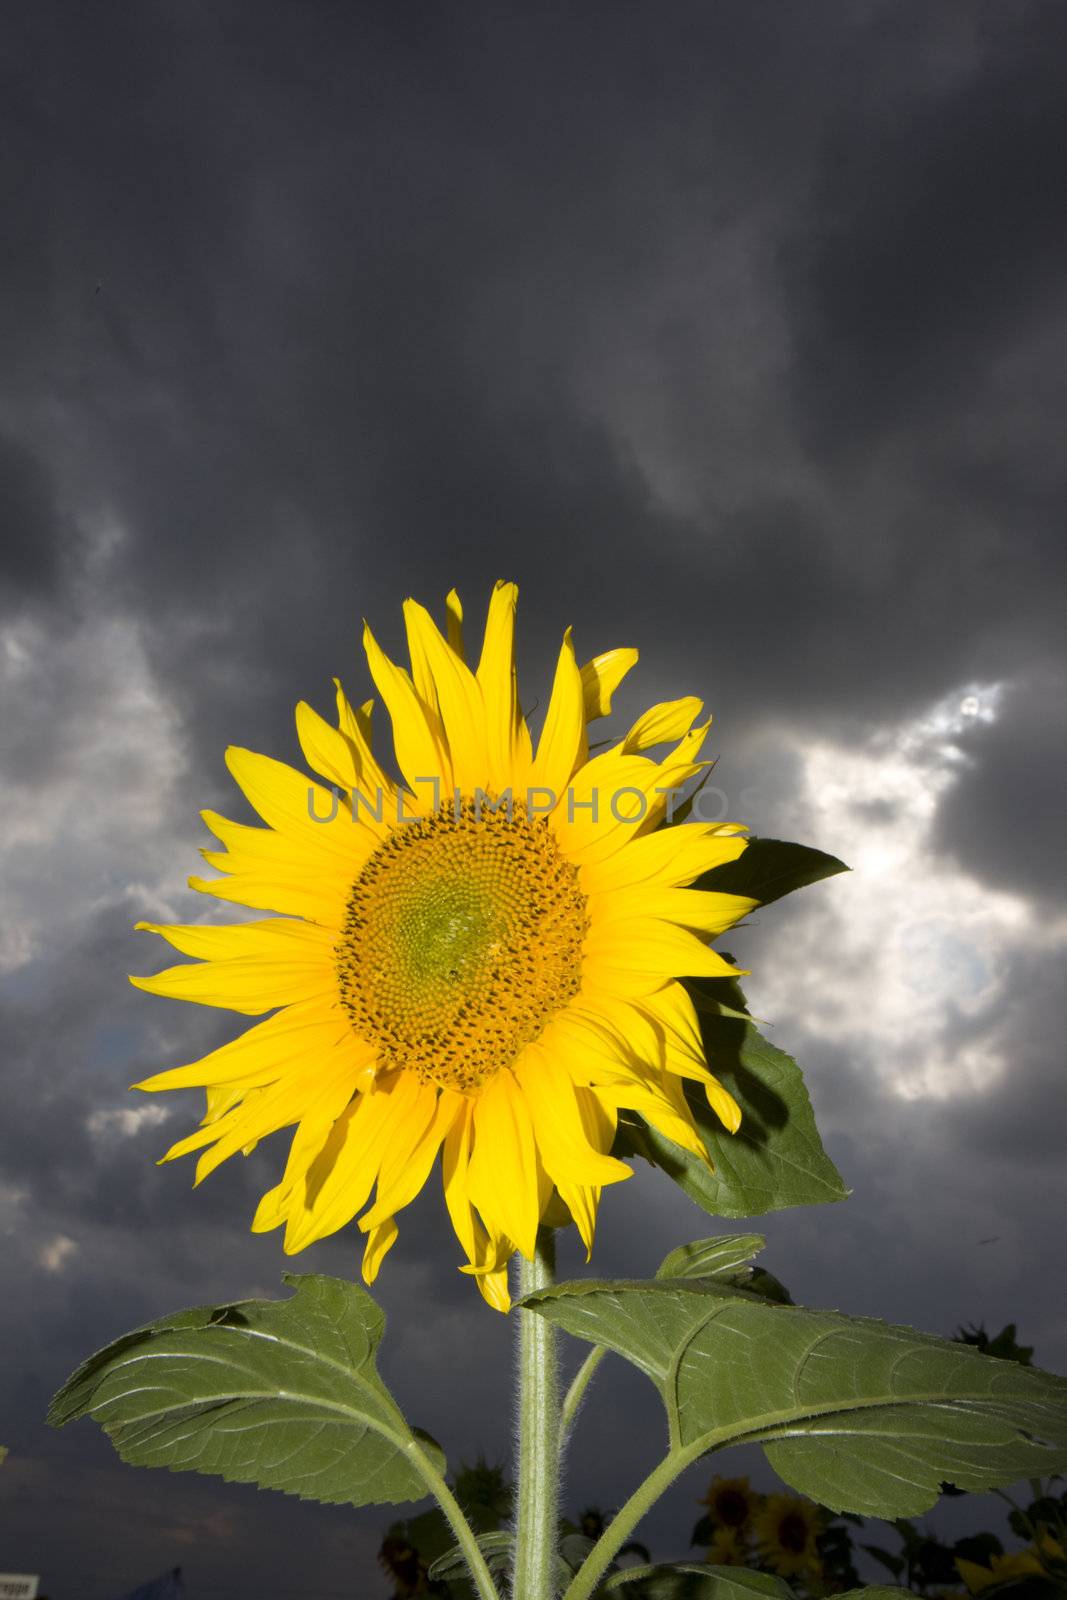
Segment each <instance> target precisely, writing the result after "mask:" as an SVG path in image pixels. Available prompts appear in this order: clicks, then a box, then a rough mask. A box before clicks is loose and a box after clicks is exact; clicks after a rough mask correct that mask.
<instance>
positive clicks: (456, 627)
mask: <svg viewBox="0 0 1067 1600" xmlns="http://www.w3.org/2000/svg"><path fill="white" fill-rule="evenodd" d="M445 633H446V635H447V637H448V642H449V644H450V645H451V646H452V648H453V650H454V651H455V652H456V654H457V656H458V657H459V659H460V660H461V661H466V659H467V652H466V650H465V649H464V648H463V602H462V601H461V600H460V598H459V595H458V594H457V593H456V591H455V589H449V591H448V594H447V595H446V596H445Z"/></svg>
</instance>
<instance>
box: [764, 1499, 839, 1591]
mask: <svg viewBox="0 0 1067 1600" xmlns="http://www.w3.org/2000/svg"><path fill="white" fill-rule="evenodd" d="M822 1523H823V1518H822V1512H821V1510H820V1508H819V1507H818V1506H817V1505H815V1503H814V1502H813V1501H811V1500H803V1499H801V1498H800V1497H799V1496H797V1495H791V1494H769V1495H767V1496H766V1498H765V1499H764V1501H763V1504H762V1505H761V1506H760V1508H759V1510H758V1511H757V1512H756V1515H755V1517H754V1518H753V1523H752V1531H753V1533H754V1535H755V1539H756V1547H757V1549H758V1551H759V1555H760V1559H761V1560H762V1561H764V1562H765V1563H766V1564H767V1566H768V1567H770V1568H771V1570H772V1571H773V1572H777V1573H778V1574H779V1575H780V1576H781V1577H783V1578H789V1577H794V1576H800V1575H801V1574H805V1575H807V1576H808V1577H814V1578H817V1577H818V1576H819V1575H820V1573H821V1572H822V1558H821V1556H820V1554H819V1543H818V1540H819V1534H820V1533H821V1531H822Z"/></svg>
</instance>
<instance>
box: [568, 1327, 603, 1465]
mask: <svg viewBox="0 0 1067 1600" xmlns="http://www.w3.org/2000/svg"><path fill="white" fill-rule="evenodd" d="M607 1353H608V1350H607V1346H606V1345H603V1344H596V1345H594V1346H593V1348H592V1350H590V1352H589V1354H588V1355H587V1356H586V1358H585V1360H584V1361H583V1362H582V1364H581V1366H580V1367H579V1368H578V1371H577V1372H576V1373H575V1374H574V1378H573V1380H572V1382H571V1386H570V1388H569V1389H568V1390H567V1394H566V1397H565V1399H564V1401H563V1410H562V1411H561V1412H560V1418H559V1442H560V1454H562V1452H563V1446H564V1444H565V1443H566V1441H567V1436H568V1435H569V1433H570V1431H571V1429H572V1428H573V1427H574V1419H575V1417H576V1416H577V1415H578V1407H579V1406H580V1405H581V1403H582V1401H583V1400H584V1398H585V1391H586V1390H587V1389H588V1387H589V1384H590V1382H591V1380H592V1377H593V1373H594V1372H595V1371H596V1369H597V1367H599V1365H600V1363H601V1362H602V1361H603V1359H604V1357H605V1356H606V1355H607Z"/></svg>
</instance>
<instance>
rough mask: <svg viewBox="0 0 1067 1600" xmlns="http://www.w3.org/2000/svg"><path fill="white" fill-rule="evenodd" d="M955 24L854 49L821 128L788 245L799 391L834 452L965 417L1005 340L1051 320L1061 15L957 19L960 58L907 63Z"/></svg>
mask: <svg viewBox="0 0 1067 1600" xmlns="http://www.w3.org/2000/svg"><path fill="white" fill-rule="evenodd" d="M952 11H953V8H949V7H946V8H943V10H942V11H941V12H940V14H939V15H934V16H933V17H931V18H930V19H929V20H930V21H931V23H932V27H931V28H930V29H929V30H928V31H924V30H923V29H922V28H920V29H918V30H917V29H916V26H915V22H916V17H915V12H914V11H913V10H911V9H910V8H892V9H888V8H887V9H885V10H884V11H883V14H882V16H881V17H880V18H879V19H878V20H877V21H876V23H875V24H874V25H873V26H872V28H871V29H870V30H869V32H867V33H865V34H864V35H863V36H862V38H861V39H856V38H855V37H854V38H853V41H852V48H853V49H854V50H858V51H859V52H860V53H861V54H862V56H863V62H864V67H863V68H862V69H861V71H860V72H859V73H858V74H857V75H856V77H855V79H854V80H853V82H854V90H853V93H852V94H850V95H848V96H847V97H846V98H845V99H844V101H843V103H841V104H839V105H838V106H837V107H836V108H835V110H834V111H833V112H832V113H831V114H830V116H829V117H828V118H827V124H826V129H825V134H824V139H823V144H822V150H821V153H820V159H819V163H818V168H817V172H818V177H817V182H816V188H815V193H814V196H813V207H812V211H811V213H810V214H809V215H808V217H807V218H806V219H805V228H804V233H803V235H802V237H801V239H800V240H799V241H797V243H798V254H799V259H800V261H802V262H803V265H804V268H805V270H804V271H803V273H802V274H801V282H802V285H803V287H802V290H801V293H800V295H798V309H801V310H803V309H806V310H807V311H808V316H807V317H806V318H805V319H804V320H802V321H800V322H799V327H800V330H801V333H802V342H801V351H802V362H801V365H800V367H799V369H798V374H797V381H798V383H799V384H801V385H803V390H804V394H805V398H806V402H807V404H806V407H805V416H806V420H807V421H808V422H810V423H811V424H813V425H814V426H815V429H816V433H817V436H818V437H819V438H821V440H822V441H823V442H824V443H825V444H826V445H828V446H829V448H830V449H831V450H833V451H837V450H840V449H842V448H850V449H851V450H853V451H854V450H857V449H859V448H861V447H862V446H863V445H864V443H865V442H866V443H867V444H868V445H869V443H870V440H871V436H872V434H882V433H885V432H886V431H888V432H890V433H892V432H893V431H894V430H895V429H896V428H898V427H899V428H902V429H903V430H904V431H905V432H906V433H908V432H910V431H911V430H912V429H914V428H915V427H916V424H918V423H921V422H923V421H928V420H929V418H930V417H931V416H934V417H937V416H938V414H939V413H940V411H941V409H942V408H943V407H944V405H945V403H946V401H948V402H952V403H960V402H961V401H962V402H963V403H966V400H967V392H968V390H969V389H971V387H972V386H973V385H975V384H976V383H981V381H982V380H983V378H984V376H985V374H986V371H987V368H988V366H989V364H990V362H991V361H992V360H993V359H994V358H995V356H996V354H997V353H998V351H1000V350H1001V349H1003V347H1004V345H1005V343H1010V342H1012V341H1014V340H1016V339H1019V338H1021V337H1025V335H1026V334H1027V333H1028V332H1029V331H1030V330H1031V329H1033V328H1035V327H1042V326H1044V325H1045V324H1046V323H1047V319H1048V317H1049V315H1050V313H1051V314H1052V315H1054V316H1060V315H1062V312H1063V299H1064V297H1063V275H1062V271H1061V265H1062V261H1063V254H1064V248H1065V246H1067V219H1065V217H1064V211H1063V207H1062V206H1060V205H1059V204H1058V203H1057V190H1058V187H1059V185H1058V182H1057V181H1056V180H1055V178H1054V177H1053V174H1059V175H1060V176H1062V174H1063V172H1064V171H1065V170H1067V108H1065V107H1064V101H1063V95H1062V94H1061V92H1060V82H1059V73H1058V70H1057V68H1058V59H1059V57H1060V55H1061V53H1062V50H1063V48H1064V47H1065V46H1067V25H1065V19H1064V15H1063V12H1062V9H1061V8H1059V7H1057V6H1054V5H1048V4H1045V5H1023V6H1020V7H1018V8H1012V9H1011V10H1005V9H1004V8H997V7H993V6H978V7H973V8H969V10H968V12H966V13H965V12H964V10H963V9H962V8H960V9H959V10H957V11H956V12H955V15H956V18H957V22H958V25H959V37H958V43H959V46H960V47H961V48H960V53H959V55H958V56H957V57H956V59H952V57H951V56H950V57H948V59H943V60H942V61H941V62H940V63H939V62H938V61H937V60H936V58H935V59H931V58H930V56H929V55H927V56H926V58H925V59H923V57H922V55H921V54H920V55H916V54H913V52H914V51H916V47H919V50H920V51H921V48H922V45H923V44H924V43H926V44H927V45H929V43H930V42H931V35H934V36H935V37H936V30H937V26H938V23H939V22H940V23H944V22H945V20H946V18H947V17H948V16H950V15H952ZM968 34H970V35H971V38H970V40H968V38H967V35H968ZM968 44H969V45H970V49H969V50H968ZM872 51H879V53H880V55H881V62H882V64H881V67H880V68H879V67H878V66H875V67H874V71H873V74H872V73H871V72H870V71H869V70H865V69H866V68H868V67H870V66H871V65H872V63H871V52H872ZM968 55H970V57H971V60H970V70H968V66H967V64H966V63H967V56H968ZM939 68H940V70H939ZM872 76H873V79H874V83H873V85H872V82H871V78H872ZM872 88H873V93H872Z"/></svg>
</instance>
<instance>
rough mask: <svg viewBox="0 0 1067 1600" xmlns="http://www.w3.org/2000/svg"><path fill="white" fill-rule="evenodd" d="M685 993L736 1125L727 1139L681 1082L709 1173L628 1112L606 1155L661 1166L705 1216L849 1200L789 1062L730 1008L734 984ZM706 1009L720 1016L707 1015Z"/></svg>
mask: <svg viewBox="0 0 1067 1600" xmlns="http://www.w3.org/2000/svg"><path fill="white" fill-rule="evenodd" d="M692 992H693V994H694V998H695V999H696V1000H697V1007H698V1015H699V1017H700V1026H701V1034H702V1037H703V1042H704V1052H705V1056H706V1058H707V1062H708V1066H709V1068H710V1070H711V1071H712V1072H713V1073H714V1074H715V1076H716V1077H717V1078H718V1079H719V1081H720V1082H721V1083H722V1085H723V1087H724V1088H726V1089H728V1090H729V1092H730V1093H731V1094H732V1095H733V1097H734V1099H735V1100H736V1101H737V1103H738V1105H739V1106H740V1107H741V1126H740V1128H739V1129H738V1131H737V1132H736V1133H733V1134H731V1133H728V1132H727V1131H726V1129H725V1128H724V1127H723V1125H722V1123H721V1122H720V1121H719V1119H718V1117H717V1116H716V1115H715V1114H714V1112H713V1111H712V1110H711V1108H710V1106H709V1105H708V1102H707V1097H706V1095H705V1093H704V1090H703V1089H702V1088H701V1086H700V1084H698V1083H694V1082H693V1081H691V1080H689V1079H687V1080H685V1082H684V1084H683V1088H684V1091H685V1096H686V1100H687V1102H688V1104H689V1108H690V1110H691V1112H692V1114H693V1119H694V1121H695V1122H696V1125H697V1127H698V1129H699V1130H700V1135H701V1138H702V1139H703V1140H704V1143H705V1145H706V1146H707V1149H708V1151H709V1152H710V1154H711V1158H712V1161H713V1163H714V1171H711V1170H709V1168H708V1167H707V1165H706V1163H705V1162H703V1161H701V1160H700V1158H699V1157H698V1156H694V1155H692V1154H690V1152H689V1151H688V1150H683V1149H682V1147H681V1146H680V1145H677V1144H675V1143H674V1142H673V1140H671V1139H668V1138H666V1137H665V1136H664V1135H663V1134H662V1133H659V1132H658V1131H657V1130H656V1129H655V1128H653V1127H651V1126H650V1124H649V1123H648V1122H646V1121H645V1119H644V1118H643V1117H641V1116H639V1115H638V1114H637V1113H636V1112H632V1111H625V1112H623V1113H622V1115H621V1116H620V1118H619V1126H618V1131H617V1134H616V1139H615V1145H614V1147H613V1153H614V1154H615V1155H620V1156H626V1155H640V1156H644V1158H645V1159H646V1160H648V1161H651V1162H652V1163H653V1164H654V1165H655V1166H658V1167H662V1169H663V1170H664V1172H666V1173H667V1175H668V1177H670V1178H673V1180H674V1182H675V1183H676V1184H677V1185H678V1187H679V1188H680V1189H681V1190H682V1191H683V1193H685V1194H686V1195H688V1196H689V1198H690V1199H691V1200H693V1201H695V1202H696V1204H697V1205H698V1206H700V1207H701V1209H702V1210H704V1211H706V1212H708V1213H709V1214H710V1215H711V1216H718V1217H758V1216H763V1215H765V1214H766V1213H767V1212H768V1211H781V1210H784V1209H786V1208H787V1207H789V1206H804V1205H818V1204H821V1203H826V1202H829V1201H835V1200H844V1199H846V1198H847V1196H848V1194H849V1192H850V1191H849V1190H848V1189H847V1188H846V1187H845V1184H844V1182H843V1181H842V1178H841V1175H840V1173H839V1172H838V1171H837V1168H836V1167H835V1166H834V1164H833V1162H832V1161H831V1160H830V1158H829V1156H828V1155H827V1154H826V1151H825V1150H824V1149H823V1145H822V1140H821V1139H820V1138H819V1131H818V1129H817V1127H816V1126H815V1116H814V1113H813V1111H812V1108H811V1100H810V1099H809V1097H808V1091H807V1089H806V1087H805V1085H804V1078H803V1075H802V1074H801V1071H800V1068H799V1067H798V1066H797V1064H796V1062H795V1061H794V1060H793V1058H792V1056H788V1055H786V1053H785V1051H784V1050H779V1049H778V1047H777V1045H773V1044H771V1042H770V1040H769V1039H765V1038H764V1037H763V1035H762V1034H761V1033H760V1032H759V1030H758V1029H757V1027H756V1025H755V1023H753V1022H751V1021H746V1020H744V1018H743V1015H742V1014H741V1012H740V1010H739V1009H738V1001H740V1004H741V1005H742V1006H743V1004H744V997H743V996H742V995H741V993H740V990H739V988H738V986H737V984H735V983H733V982H730V981H727V980H716V981H715V982H714V983H705V984H702V985H700V986H699V987H698V986H695V985H694V986H693V988H692ZM698 997H699V998H698ZM715 1005H721V1006H723V1007H727V1008H729V1010H728V1011H726V1012H718V1011H712V1010H711V1009H708V1008H709V1007H711V1006H715ZM731 1013H732V1014H731Z"/></svg>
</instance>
